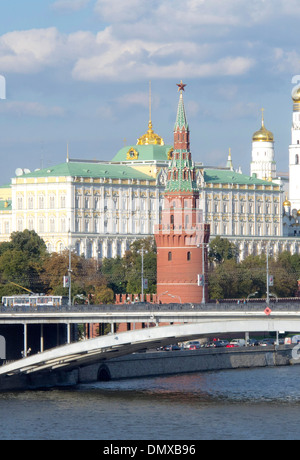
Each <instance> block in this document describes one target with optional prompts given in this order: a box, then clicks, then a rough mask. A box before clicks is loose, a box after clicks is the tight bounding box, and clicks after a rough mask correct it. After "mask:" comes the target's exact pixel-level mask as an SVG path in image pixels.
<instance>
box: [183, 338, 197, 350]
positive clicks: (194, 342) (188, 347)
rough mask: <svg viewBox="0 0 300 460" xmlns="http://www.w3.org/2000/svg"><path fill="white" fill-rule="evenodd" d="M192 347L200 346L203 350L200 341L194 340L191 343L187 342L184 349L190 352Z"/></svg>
mask: <svg viewBox="0 0 300 460" xmlns="http://www.w3.org/2000/svg"><path fill="white" fill-rule="evenodd" d="M191 345H199V348H201V344H200V342H199V341H198V340H193V341H190V342H186V343H185V344H184V348H187V349H188V350H189V349H190V346H191Z"/></svg>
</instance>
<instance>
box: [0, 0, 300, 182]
mask: <svg viewBox="0 0 300 460" xmlns="http://www.w3.org/2000/svg"><path fill="white" fill-rule="evenodd" d="M0 17H1V23H0V75H1V76H3V77H4V78H5V82H6V93H5V97H6V98H5V99H0V158H1V159H2V167H1V168H0V184H6V183H9V182H10V179H11V178H12V177H14V175H15V170H16V169H17V168H23V169H25V168H26V169H29V170H31V171H33V170H35V169H38V168H41V167H48V166H51V165H54V164H59V163H63V162H64V161H65V160H66V157H67V145H68V146H69V147H68V148H69V156H70V158H74V159H75V158H78V159H86V160H94V159H97V160H103V161H109V160H111V159H112V158H113V157H114V156H115V155H116V153H117V152H118V150H119V149H121V148H122V147H123V146H124V145H134V144H136V142H137V139H138V138H139V137H140V136H142V135H143V134H144V133H145V132H146V131H147V128H148V121H149V110H148V107H149V81H151V88H152V122H153V128H154V131H155V132H156V133H157V134H159V135H160V136H162V137H163V138H164V141H165V143H166V144H172V143H173V127H174V122H175V119H176V110H177V105H178V91H177V90H178V88H177V86H176V84H177V83H179V82H180V81H181V80H183V82H184V83H185V84H186V85H187V86H186V88H185V93H184V102H185V108H186V114H187V119H188V122H189V125H190V138H191V151H192V155H193V159H194V160H195V161H197V162H203V163H204V164H205V165H208V166H225V165H226V161H227V156H228V151H229V148H231V150H232V160H233V165H234V167H235V169H238V168H239V167H241V168H242V171H243V173H245V174H249V173H250V162H251V147H252V146H251V143H252V135H253V133H254V132H255V131H257V130H258V129H259V128H260V125H261V108H262V107H263V108H264V109H265V112H264V113H265V125H266V127H267V129H269V130H270V131H272V132H273V133H274V136H275V154H276V162H277V171H278V172H288V147H289V144H290V141H291V123H292V109H293V106H292V100H291V92H292V89H293V87H294V86H295V83H294V84H293V79H294V81H295V82H296V83H298V82H300V76H299V77H297V76H298V75H300V51H299V20H300V2H299V0H251V1H248V0H151V2H149V1H148V0H42V1H41V0H26V1H24V0H10V1H5V0H1V2H0Z"/></svg>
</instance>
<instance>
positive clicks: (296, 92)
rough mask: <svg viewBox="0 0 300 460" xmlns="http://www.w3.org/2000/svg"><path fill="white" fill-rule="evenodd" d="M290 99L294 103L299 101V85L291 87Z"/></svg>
mask: <svg viewBox="0 0 300 460" xmlns="http://www.w3.org/2000/svg"><path fill="white" fill-rule="evenodd" d="M292 99H293V101H294V102H296V103H299V102H300V86H296V88H294V89H293V92H292Z"/></svg>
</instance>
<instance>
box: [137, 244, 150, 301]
mask: <svg viewBox="0 0 300 460" xmlns="http://www.w3.org/2000/svg"><path fill="white" fill-rule="evenodd" d="M137 252H138V254H141V255H142V273H141V287H142V293H141V294H142V302H144V288H145V281H146V280H145V279H144V254H148V251H145V249H144V248H142V249H141V250H140V251H137Z"/></svg>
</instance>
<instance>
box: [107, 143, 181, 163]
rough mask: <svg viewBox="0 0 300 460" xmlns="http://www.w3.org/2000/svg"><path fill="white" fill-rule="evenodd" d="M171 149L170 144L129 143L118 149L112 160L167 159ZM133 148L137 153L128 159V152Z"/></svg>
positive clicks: (140, 160) (115, 161)
mask: <svg viewBox="0 0 300 460" xmlns="http://www.w3.org/2000/svg"><path fill="white" fill-rule="evenodd" d="M171 149H173V146H172V145H129V146H126V147H123V148H122V149H121V150H119V151H118V153H117V155H116V156H115V157H114V158H113V159H112V162H114V163H117V162H122V161H136V162H139V163H140V162H142V161H168V153H169V151H170V150H171ZM130 150H135V151H136V152H137V153H138V157H137V158H133V159H128V152H130Z"/></svg>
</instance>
